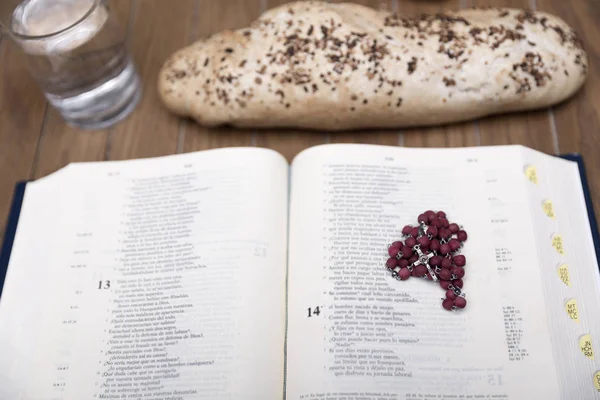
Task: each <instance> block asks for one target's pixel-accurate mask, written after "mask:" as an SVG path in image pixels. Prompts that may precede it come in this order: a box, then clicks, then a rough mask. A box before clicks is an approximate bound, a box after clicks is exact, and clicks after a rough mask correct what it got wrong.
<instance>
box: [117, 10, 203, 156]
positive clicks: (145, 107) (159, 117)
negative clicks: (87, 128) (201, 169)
mask: <svg viewBox="0 0 600 400" xmlns="http://www.w3.org/2000/svg"><path fill="white" fill-rule="evenodd" d="M132 7H133V9H132V13H133V16H134V18H133V24H132V26H131V30H130V32H131V46H132V48H133V57H134V59H135V62H136V65H137V68H138V70H139V73H140V75H141V78H142V81H143V84H144V93H143V97H142V100H141V101H140V103H139V105H138V106H137V109H136V110H135V111H134V112H133V114H132V115H131V116H130V117H129V118H128V119H126V120H125V121H123V122H122V123H121V124H119V125H117V126H116V127H115V128H114V129H113V130H112V131H111V135H110V137H109V149H108V151H107V153H108V157H109V158H110V159H130V158H138V157H153V156H161V155H166V154H172V153H175V152H176V151H177V144H178V137H179V126H180V122H181V121H180V119H179V118H177V117H176V116H174V115H172V114H171V113H169V112H167V110H166V109H165V107H163V105H162V103H161V102H160V99H159V96H158V91H157V89H156V82H157V77H158V73H159V71H160V69H161V68H162V65H163V64H164V63H165V61H166V59H167V58H168V57H169V56H170V55H171V54H172V53H173V52H175V51H176V50H178V49H180V48H181V47H183V46H185V45H187V44H188V42H189V37H190V32H191V30H192V29H193V27H194V25H195V24H196V20H195V17H196V15H197V14H196V11H197V7H198V1H197V0H178V1H177V5H176V6H174V5H173V3H172V2H170V1H163V0H143V1H134V2H133V6H132Z"/></svg>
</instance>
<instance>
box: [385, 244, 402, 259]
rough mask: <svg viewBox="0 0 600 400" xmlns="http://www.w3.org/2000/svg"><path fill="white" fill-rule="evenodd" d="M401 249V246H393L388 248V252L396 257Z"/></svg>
mask: <svg viewBox="0 0 600 400" xmlns="http://www.w3.org/2000/svg"><path fill="white" fill-rule="evenodd" d="M399 251H400V248H399V247H397V246H391V247H390V248H389V249H388V254H389V255H390V257H396V256H397V255H398V252H399Z"/></svg>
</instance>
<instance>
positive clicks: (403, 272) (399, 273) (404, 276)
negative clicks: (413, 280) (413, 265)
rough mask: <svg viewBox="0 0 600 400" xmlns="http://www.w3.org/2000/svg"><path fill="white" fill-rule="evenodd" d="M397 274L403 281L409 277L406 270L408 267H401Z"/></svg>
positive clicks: (408, 272)
mask: <svg viewBox="0 0 600 400" xmlns="http://www.w3.org/2000/svg"><path fill="white" fill-rule="evenodd" d="M398 276H399V277H400V279H402V280H403V281H405V280H407V279H408V278H410V271H409V270H408V268H402V269H401V270H400V272H398Z"/></svg>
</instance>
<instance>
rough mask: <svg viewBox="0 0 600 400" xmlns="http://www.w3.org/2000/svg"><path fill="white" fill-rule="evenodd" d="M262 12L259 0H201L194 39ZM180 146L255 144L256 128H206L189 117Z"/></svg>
mask: <svg viewBox="0 0 600 400" xmlns="http://www.w3.org/2000/svg"><path fill="white" fill-rule="evenodd" d="M259 14H260V0H228V1H227V2H226V5H225V4H224V3H223V2H222V1H218V0H203V1H202V0H201V2H200V13H199V17H198V30H197V36H196V37H195V39H202V38H207V37H209V36H211V35H213V34H215V33H217V32H220V31H222V30H224V29H237V28H242V27H244V26H247V25H248V24H250V23H251V22H252V21H253V20H255V19H256V18H257V17H258V15H259ZM180 141H181V143H180V150H181V151H183V152H189V151H197V150H205V149H211V148H216V147H234V146H252V145H254V143H255V136H254V130H251V129H234V128H228V127H221V128H206V127H203V126H200V125H198V124H196V123H194V122H193V121H191V120H189V119H186V120H185V121H184V122H183V125H182V135H181V139H180Z"/></svg>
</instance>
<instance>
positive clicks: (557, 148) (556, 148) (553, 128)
mask: <svg viewBox="0 0 600 400" xmlns="http://www.w3.org/2000/svg"><path fill="white" fill-rule="evenodd" d="M548 119H549V120H550V131H551V132H552V147H553V149H554V154H556V155H558V154H560V144H559V142H558V130H557V129H556V119H555V118H554V109H553V108H552V107H550V108H548Z"/></svg>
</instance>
